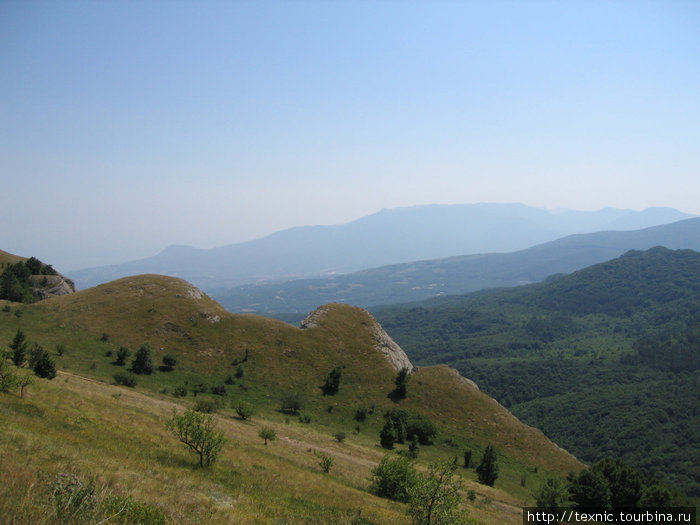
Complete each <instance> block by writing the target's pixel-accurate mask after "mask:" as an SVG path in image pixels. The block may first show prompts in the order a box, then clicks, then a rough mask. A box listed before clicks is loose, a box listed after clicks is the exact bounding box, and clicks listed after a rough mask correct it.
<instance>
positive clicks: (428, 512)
mask: <svg viewBox="0 0 700 525" xmlns="http://www.w3.org/2000/svg"><path fill="white" fill-rule="evenodd" d="M456 466H457V462H456V461H438V462H436V463H432V464H431V465H430V467H429V470H428V473H427V474H426V475H419V476H418V481H417V483H416V484H415V485H414V486H413V487H412V488H411V489H410V490H409V507H408V514H409V516H411V518H412V520H413V523H414V524H415V525H430V524H431V523H434V524H437V523H440V524H444V525H458V524H464V523H467V521H466V520H465V519H464V516H463V514H462V513H460V512H459V504H460V501H461V498H460V494H459V493H460V490H461V489H462V480H461V478H459V477H458V476H454V475H453V473H454V470H455V468H456Z"/></svg>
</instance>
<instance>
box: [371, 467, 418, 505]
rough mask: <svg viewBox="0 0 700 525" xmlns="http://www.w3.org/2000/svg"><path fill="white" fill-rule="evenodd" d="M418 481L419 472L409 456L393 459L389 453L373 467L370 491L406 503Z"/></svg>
mask: <svg viewBox="0 0 700 525" xmlns="http://www.w3.org/2000/svg"><path fill="white" fill-rule="evenodd" d="M417 482H418V473H417V472H416V469H415V468H414V467H413V465H412V464H411V462H410V460H409V459H408V458H406V457H403V456H398V457H396V458H394V459H392V458H391V457H390V456H388V455H387V456H384V457H383V458H382V460H381V461H380V462H379V465H377V467H375V468H374V469H372V476H371V477H370V487H369V491H370V492H371V493H372V494H374V495H375V496H380V497H382V498H389V499H393V500H394V501H401V502H404V503H405V502H407V501H408V500H409V495H410V492H411V491H412V490H413V487H414V485H415V484H416V483H417Z"/></svg>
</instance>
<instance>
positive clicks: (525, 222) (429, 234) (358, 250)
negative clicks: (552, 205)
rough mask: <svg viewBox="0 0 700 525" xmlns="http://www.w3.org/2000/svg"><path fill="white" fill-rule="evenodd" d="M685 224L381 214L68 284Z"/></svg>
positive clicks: (222, 278) (640, 218)
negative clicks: (132, 276)
mask: <svg viewBox="0 0 700 525" xmlns="http://www.w3.org/2000/svg"><path fill="white" fill-rule="evenodd" d="M689 217H691V216H690V215H688V214H686V213H683V212H680V211H678V210H674V209H671V208H648V209H646V210H643V211H633V210H621V209H615V208H604V209H602V210H598V211H594V212H586V211H548V210H544V209H539V208H533V207H529V206H526V205H524V204H464V205H428V206H412V207H407V208H396V209H390V210H386V209H385V210H382V211H380V212H377V213H375V214H372V215H368V216H366V217H362V218H360V219H357V220H355V221H352V222H349V223H347V224H342V225H335V226H304V227H298V228H292V229H289V230H284V231H280V232H277V233H273V234H272V235H269V236H267V237H265V238H262V239H257V240H254V241H249V242H244V243H238V244H232V245H228V246H222V247H219V248H212V249H206V250H202V249H195V248H191V247H186V246H171V247H169V248H167V249H166V250H164V251H163V252H161V253H159V254H158V255H156V256H154V257H150V258H147V259H142V260H139V261H132V262H129V263H124V264H119V265H113V266H103V267H98V268H88V269H85V270H79V271H75V272H71V273H70V275H69V276H70V277H71V278H72V279H73V280H74V281H75V282H76V284H77V286H78V288H80V289H84V288H87V287H91V286H94V285H97V284H100V283H104V282H108V281H110V280H113V279H117V278H120V277H125V276H128V275H135V274H142V273H158V274H164V275H171V276H177V277H181V278H183V279H186V280H188V281H190V282H192V283H193V284H195V285H196V286H199V287H202V288H204V289H206V290H211V289H213V288H222V287H233V286H237V285H241V284H250V283H255V282H260V281H271V280H289V279H295V278H304V277H316V276H322V275H330V274H334V273H349V272H354V271H358V270H363V269H366V268H374V267H378V266H384V265H388V264H398V263H406V262H411V261H417V260H425V259H435V258H442V257H449V256H454V255H464V254H473V253H488V252H510V251H514V250H521V249H524V248H527V247H530V246H533V245H536V244H540V243H543V242H547V241H551V240H554V239H557V238H559V237H563V236H565V235H570V234H573V233H587V232H593V231H600V230H611V229H612V230H616V229H623V230H624V229H639V228H644V227H648V226H653V225H658V224H664V223H670V222H675V221H678V220H682V219H686V218H689Z"/></svg>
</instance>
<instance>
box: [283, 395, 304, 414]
mask: <svg viewBox="0 0 700 525" xmlns="http://www.w3.org/2000/svg"><path fill="white" fill-rule="evenodd" d="M302 408H304V400H303V396H302V395H301V393H300V392H298V391H290V392H287V393H285V394H284V395H283V396H282V411H284V412H291V413H292V414H297V413H299V411H300V410H301V409H302Z"/></svg>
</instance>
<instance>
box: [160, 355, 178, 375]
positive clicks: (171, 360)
mask: <svg viewBox="0 0 700 525" xmlns="http://www.w3.org/2000/svg"><path fill="white" fill-rule="evenodd" d="M176 364H177V358H176V357H175V356H174V355H173V354H165V355H164V356H163V369H165V370H168V371H170V370H172V369H173V368H175V365H176Z"/></svg>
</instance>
